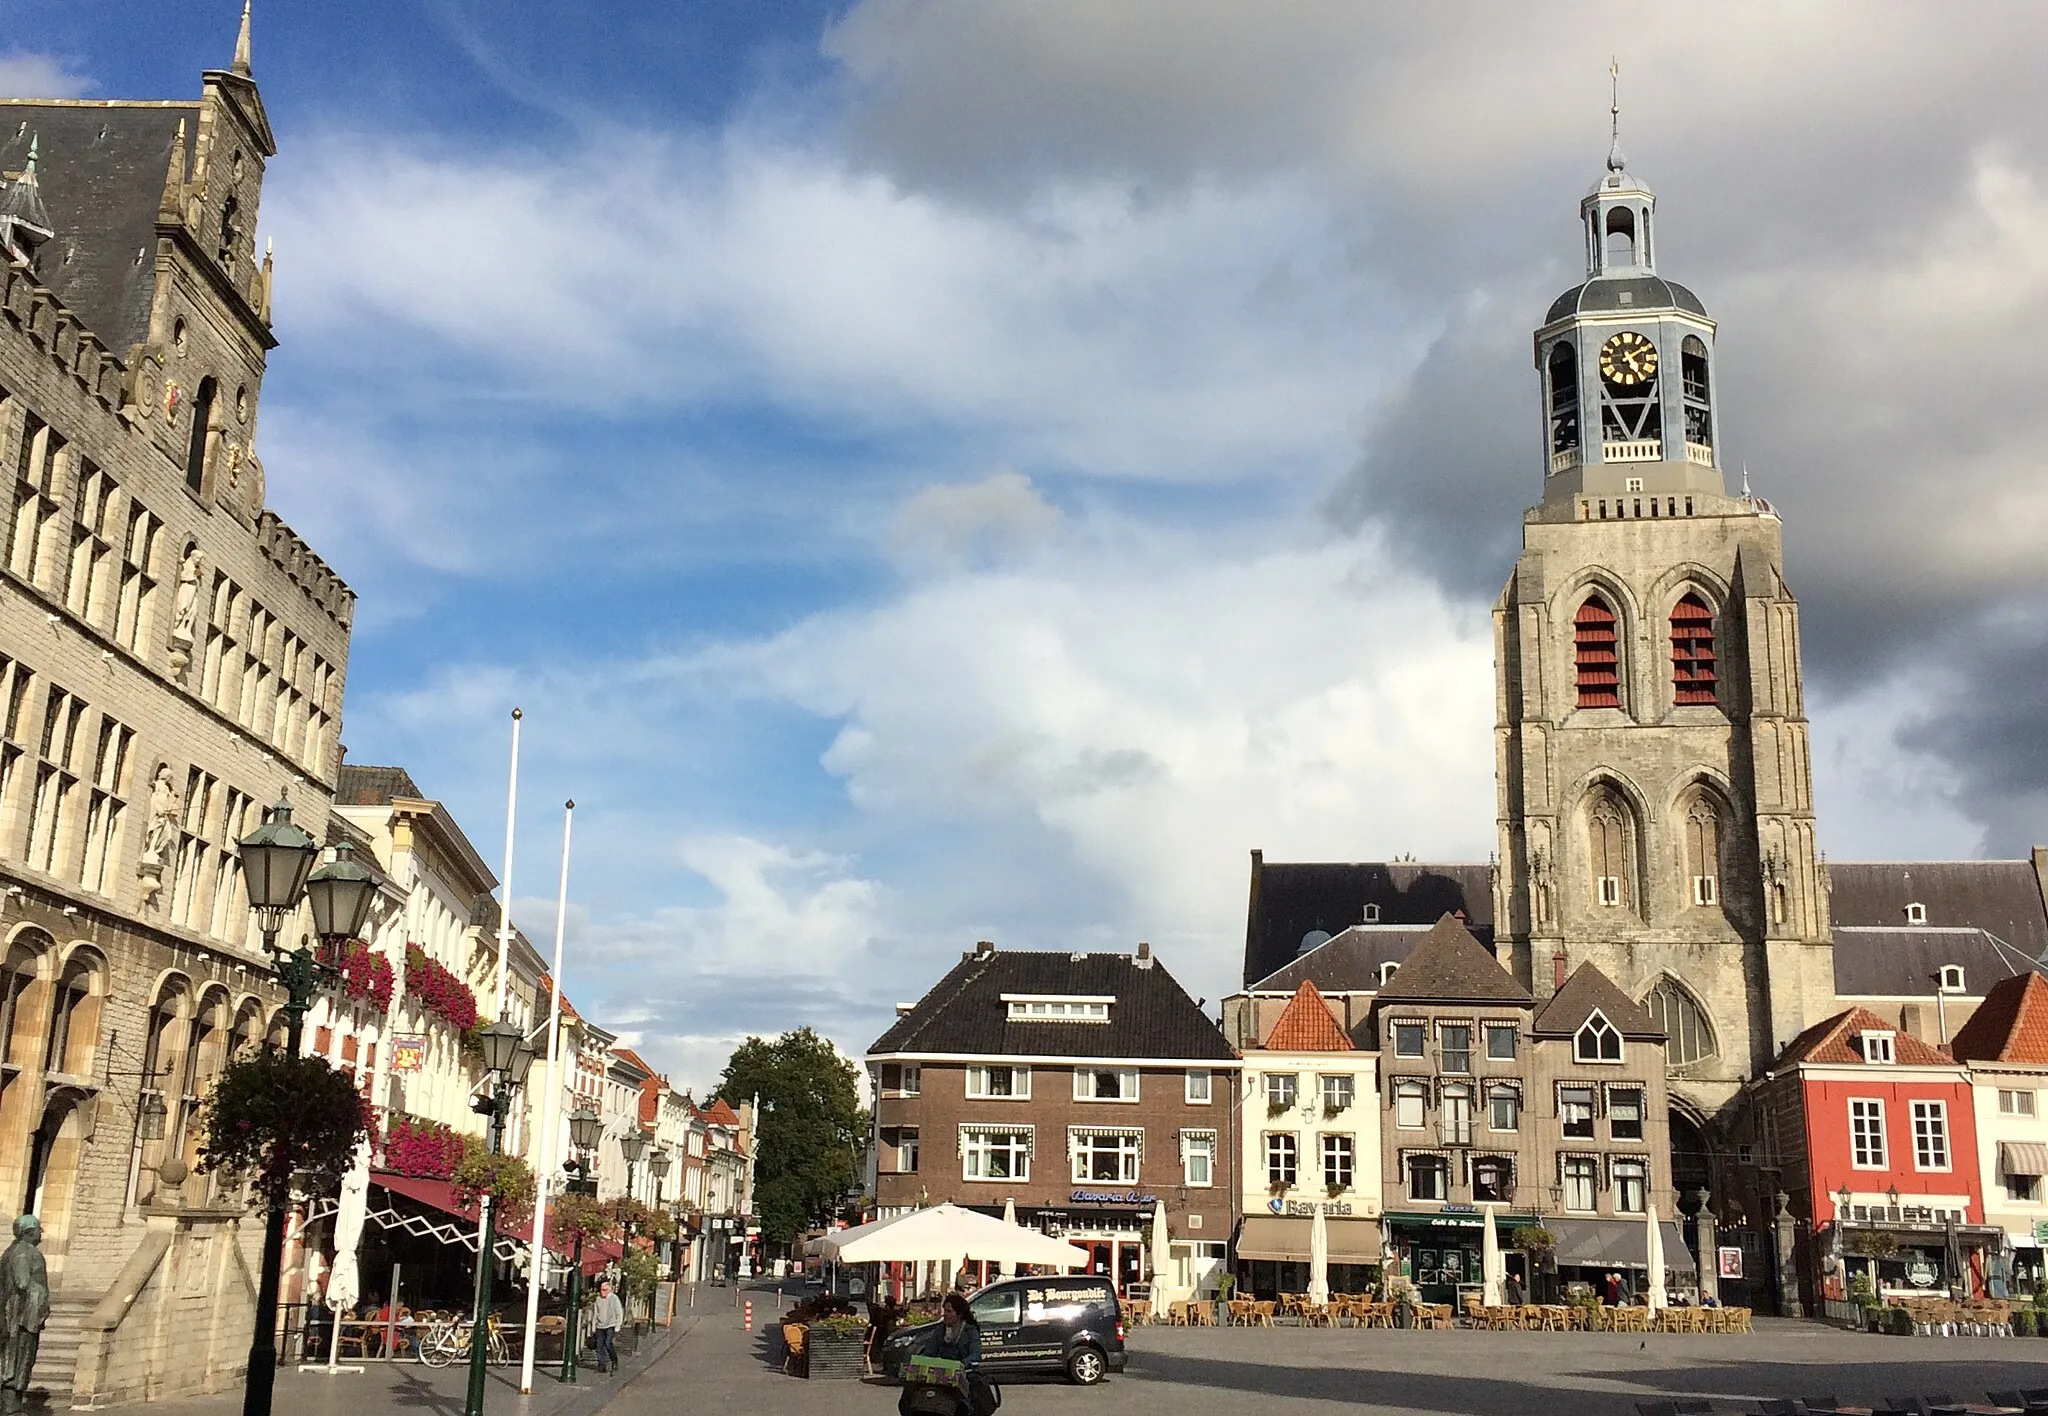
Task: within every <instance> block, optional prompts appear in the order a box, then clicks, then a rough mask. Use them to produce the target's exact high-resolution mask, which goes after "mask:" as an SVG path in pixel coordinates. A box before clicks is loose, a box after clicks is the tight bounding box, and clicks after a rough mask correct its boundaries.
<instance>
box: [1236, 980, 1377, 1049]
mask: <svg viewBox="0 0 2048 1416" xmlns="http://www.w3.org/2000/svg"><path fill="white" fill-rule="evenodd" d="M1259 1045H1260V1046H1261V1047H1263V1048H1265V1049H1266V1050H1267V1051H1268V1052H1350V1051H1353V1050H1354V1049H1353V1048H1352V1046H1351V1039H1350V1038H1348V1037H1346V1036H1345V1035H1344V1029H1343V1028H1342V1027H1341V1026H1339V1025H1338V1023H1337V1019H1336V1016H1335V1015H1334V1014H1333V1013H1331V1012H1330V1005H1329V1004H1327V1003H1325V1002H1324V1001H1323V995H1322V994H1320V993H1318V992H1316V986H1315V985H1314V984H1312V983H1310V982H1308V981H1307V980H1306V979H1304V980H1303V981H1302V985H1301V987H1299V988H1297V989H1295V990H1294V997H1293V998H1291V999H1289V1000H1288V1003H1287V1007H1286V1008H1285V1009H1283V1010H1282V1011H1281V1013H1280V1017H1279V1019H1278V1021H1276V1022H1275V1023H1274V1024H1273V1030H1272V1031H1271V1032H1269V1033H1267V1034H1266V1040H1265V1041H1264V1042H1263V1043H1261V1044H1259Z"/></svg>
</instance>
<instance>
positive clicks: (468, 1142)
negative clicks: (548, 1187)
mask: <svg viewBox="0 0 2048 1416" xmlns="http://www.w3.org/2000/svg"><path fill="white" fill-rule="evenodd" d="M448 1178H449V1180H450V1181H451V1182H452V1183H453V1184H454V1186H455V1197H456V1199H458V1200H460V1201H461V1202H462V1203H463V1204H465V1205H467V1204H474V1203H476V1202H477V1199H478V1197H479V1196H481V1195H484V1194H486V1193H488V1194H490V1195H492V1196H493V1197H495V1198H496V1200H497V1201H498V1220H499V1222H500V1223H501V1224H517V1223H518V1222H519V1220H520V1219H521V1217H523V1216H526V1215H530V1214H532V1213H533V1172H532V1171H531V1170H529V1169H527V1168H526V1162H525V1161H523V1160H521V1159H520V1158H519V1157H518V1156H516V1155H492V1154H491V1151H490V1147H489V1146H488V1145H487V1144H485V1142H484V1141H483V1140H482V1139H481V1138H479V1137H476V1136H464V1137H463V1138H462V1159H461V1160H460V1161H459V1162H457V1164H456V1166H455V1173H454V1174H452V1175H450V1176H449V1177H448Z"/></svg>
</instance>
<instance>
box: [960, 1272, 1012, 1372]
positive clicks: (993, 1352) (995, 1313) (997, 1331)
mask: <svg viewBox="0 0 2048 1416" xmlns="http://www.w3.org/2000/svg"><path fill="white" fill-rule="evenodd" d="M969 1306H970V1307H971V1308H973V1310H974V1320H975V1321H976V1322H977V1323H979V1324H981V1355H982V1359H983V1360H984V1361H989V1362H995V1361H998V1360H1000V1359H1002V1358H1004V1357H1006V1356H1011V1355H1014V1354H1016V1352H1017V1350H1018V1348H1019V1347H1020V1346H1021V1343H1020V1340H1019V1339H1020V1337H1021V1336H1022V1328H1023V1325H1024V1290H1023V1289H1022V1288H1018V1287H1014V1286H1006V1287H1002V1288H998V1289H996V1290H995V1291H994V1292H992V1293H984V1294H982V1295H981V1296H980V1297H978V1298H976V1299H975V1300H974V1301H973V1302H972V1303H971V1304H969Z"/></svg>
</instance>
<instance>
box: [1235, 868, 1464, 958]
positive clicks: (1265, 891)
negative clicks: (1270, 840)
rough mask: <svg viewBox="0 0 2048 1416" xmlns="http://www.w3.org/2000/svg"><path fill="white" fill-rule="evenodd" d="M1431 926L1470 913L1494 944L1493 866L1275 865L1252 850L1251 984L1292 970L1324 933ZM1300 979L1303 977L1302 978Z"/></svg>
mask: <svg viewBox="0 0 2048 1416" xmlns="http://www.w3.org/2000/svg"><path fill="white" fill-rule="evenodd" d="M1367 905H1373V906H1375V907H1377V911H1378V918H1377V920H1376V921H1375V922H1377V923H1380V924H1407V925H1415V926H1417V927H1420V928H1424V929H1426V928H1428V927H1429V926H1430V925H1432V924H1435V923H1436V921H1437V919H1438V918H1439V917H1440V916H1442V915H1447V914H1452V915H1454V914H1458V913H1459V912H1460V911H1462V912H1463V914H1464V918H1465V923H1466V924H1467V926H1468V927H1470V929H1471V930H1472V932H1473V934H1475V935H1476V936H1477V937H1478V938H1479V940H1480V942H1481V943H1482V944H1484V945H1485V946H1486V947H1487V948H1489V949H1490V948H1492V947H1493V883H1492V875H1491V872H1490V869H1489V867H1488V866H1486V865H1485V864H1484V863H1483V862H1482V863H1480V864H1476V865H1423V864H1417V863H1415V862H1412V861H1391V862H1390V861H1366V862H1354V863H1349V864H1330V863H1324V864H1315V863H1309V864H1291V865H1290V864H1269V863H1267V861H1266V859H1265V856H1264V854H1263V853H1261V852H1259V851H1253V852H1252V878H1251V901H1250V905H1249V908H1248V910H1247V912H1246V917H1245V934H1244V981H1245V983H1246V984H1247V985H1249V984H1251V983H1253V982H1255V981H1257V980H1260V979H1264V978H1267V977H1269V976H1270V975H1272V974H1273V973H1275V972H1276V971H1278V970H1280V969H1283V968H1285V967H1286V966H1287V965H1288V964H1290V963H1292V962H1293V961H1294V959H1295V958H1296V957H1297V956H1299V955H1300V954H1302V953H1303V952H1304V941H1305V940H1306V941H1309V943H1308V947H1313V946H1314V944H1316V943H1319V942H1321V941H1319V940H1315V939H1313V937H1312V936H1314V935H1316V934H1323V935H1334V934H1338V933H1340V932H1342V931H1343V930H1344V929H1346V928H1348V927H1349V926H1351V925H1354V924H1362V923H1365V922H1367V921H1366V908H1365V907H1366V906H1367ZM1296 981H1297V982H1299V980H1296Z"/></svg>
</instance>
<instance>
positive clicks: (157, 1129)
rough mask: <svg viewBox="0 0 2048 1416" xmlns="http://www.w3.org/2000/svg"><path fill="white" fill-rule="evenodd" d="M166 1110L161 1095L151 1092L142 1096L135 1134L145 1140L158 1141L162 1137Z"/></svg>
mask: <svg viewBox="0 0 2048 1416" xmlns="http://www.w3.org/2000/svg"><path fill="white" fill-rule="evenodd" d="M165 1115H166V1110H165V1107H164V1099H163V1097H162V1096H161V1095H160V1094H158V1093H156V1092H151V1093H149V1094H148V1095H147V1096H145V1097H143V1098H142V1114H141V1117H140V1121H139V1124H138V1126H137V1129H136V1135H137V1136H138V1137H140V1138H141V1139H142V1140H145V1141H160V1140H162V1139H163V1138H164V1116H165Z"/></svg>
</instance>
